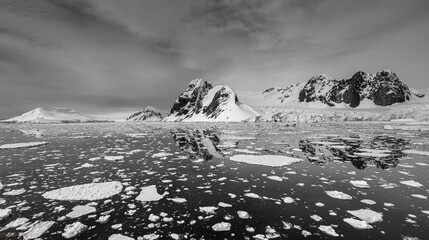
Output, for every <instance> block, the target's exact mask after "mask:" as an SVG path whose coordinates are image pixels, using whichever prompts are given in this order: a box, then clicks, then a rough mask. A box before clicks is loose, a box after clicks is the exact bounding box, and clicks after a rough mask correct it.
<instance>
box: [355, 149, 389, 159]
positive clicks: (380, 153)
mask: <svg viewBox="0 0 429 240" xmlns="http://www.w3.org/2000/svg"><path fill="white" fill-rule="evenodd" d="M359 151H360V152H357V153H354V155H356V156H361V157H378V158H382V157H388V156H390V152H391V151H390V150H387V149H381V150H380V149H367V148H362V149H359Z"/></svg>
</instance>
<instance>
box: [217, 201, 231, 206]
mask: <svg viewBox="0 0 429 240" xmlns="http://www.w3.org/2000/svg"><path fill="white" fill-rule="evenodd" d="M217 205H218V206H219V207H232V205H231V204H228V203H224V202H219V203H218V204H217Z"/></svg>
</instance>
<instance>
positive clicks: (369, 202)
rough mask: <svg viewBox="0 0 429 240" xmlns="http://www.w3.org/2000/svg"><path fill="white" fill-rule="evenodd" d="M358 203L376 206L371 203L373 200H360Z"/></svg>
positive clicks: (373, 202)
mask: <svg viewBox="0 0 429 240" xmlns="http://www.w3.org/2000/svg"><path fill="white" fill-rule="evenodd" d="M360 202H361V203H365V204H368V205H374V204H376V202H375V201H373V200H371V199H362V200H360Z"/></svg>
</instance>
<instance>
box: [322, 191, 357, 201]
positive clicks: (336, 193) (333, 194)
mask: <svg viewBox="0 0 429 240" xmlns="http://www.w3.org/2000/svg"><path fill="white" fill-rule="evenodd" d="M325 193H326V194H327V195H328V196H330V197H332V198H336V199H342V200H350V199H352V196H350V195H348V194H345V193H343V192H340V191H325Z"/></svg>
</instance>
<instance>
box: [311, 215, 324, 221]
mask: <svg viewBox="0 0 429 240" xmlns="http://www.w3.org/2000/svg"><path fill="white" fill-rule="evenodd" d="M310 217H311V218H312V219H313V220H314V221H316V222H320V221H322V218H321V217H320V216H319V215H316V214H314V215H311V216H310Z"/></svg>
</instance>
